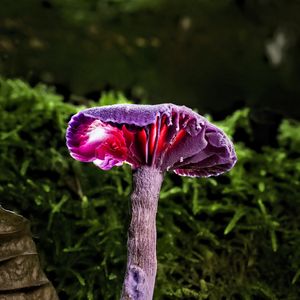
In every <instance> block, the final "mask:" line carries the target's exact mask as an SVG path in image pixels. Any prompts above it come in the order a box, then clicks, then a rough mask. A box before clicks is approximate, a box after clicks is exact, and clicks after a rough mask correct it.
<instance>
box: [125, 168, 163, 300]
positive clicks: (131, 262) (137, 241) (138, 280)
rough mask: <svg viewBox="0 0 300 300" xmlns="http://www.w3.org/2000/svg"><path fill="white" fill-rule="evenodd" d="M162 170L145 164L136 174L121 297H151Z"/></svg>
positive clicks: (129, 299) (148, 299)
mask: <svg viewBox="0 0 300 300" xmlns="http://www.w3.org/2000/svg"><path fill="white" fill-rule="evenodd" d="M162 181H163V173H162V172H161V171H160V170H157V169H155V168H153V167H150V166H143V167H141V168H139V169H137V170H135V171H134V173H133V192H132V195H131V223H130V227H129V230H128V242H127V251H128V252H127V268H126V273H125V280H124V283H123V289H122V295H121V300H151V299H152V297H153V291H154V285H155V276H156V269H157V261H156V212H157V205H158V199H159V192H160V188H161V184H162Z"/></svg>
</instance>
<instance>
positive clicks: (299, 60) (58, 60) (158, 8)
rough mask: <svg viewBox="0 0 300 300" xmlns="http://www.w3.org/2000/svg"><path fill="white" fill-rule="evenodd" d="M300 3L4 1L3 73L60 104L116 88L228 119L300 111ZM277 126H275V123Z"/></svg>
mask: <svg viewBox="0 0 300 300" xmlns="http://www.w3.org/2000/svg"><path fill="white" fill-rule="evenodd" d="M299 12H300V1H297V0H276V1H275V0H274V1H271V0H251V1H250V0H219V1H209V0H189V1H180V0H126V1H125V0H65V1H59V0H53V1H51V0H43V1H38V0H19V1H11V0H1V10H0V74H1V75H2V76H5V77H9V78H11V77H21V78H22V79H25V80H26V81H29V82H30V84H31V85H35V84H36V83H38V82H40V81H41V82H45V83H47V84H49V85H54V86H55V87H56V89H57V92H59V93H62V94H63V95H64V96H65V100H66V101H71V102H79V103H81V102H84V99H85V98H89V99H98V98H99V96H100V94H101V92H103V91H107V90H120V91H123V92H124V93H125V94H126V95H127V96H129V97H131V98H132V99H134V100H135V101H137V102H138V101H140V100H141V99H147V100H148V101H150V102H151V103H159V102H174V103H177V104H185V105H187V106H191V107H193V108H198V110H199V112H200V113H211V114H213V116H214V117H215V119H220V118H224V117H225V116H226V115H227V114H229V113H231V112H232V111H234V110H235V109H237V108H240V107H243V106H250V107H252V108H253V110H252V119H253V120H254V122H256V123H258V124H261V125H260V126H261V127H263V126H265V124H267V126H269V127H272V126H273V127H274V126H275V125H274V124H278V119H280V118H281V117H282V116H284V117H290V118H296V119H299V118H300V108H299V107H300V105H299V101H300V100H299V98H300V68H299V67H300V17H299ZM275 127H276V126H275Z"/></svg>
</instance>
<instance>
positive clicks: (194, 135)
mask: <svg viewBox="0 0 300 300" xmlns="http://www.w3.org/2000/svg"><path fill="white" fill-rule="evenodd" d="M66 139H67V147H68V149H69V151H70V154H71V156H72V157H73V158H75V159H76V160H79V161H82V162H93V163H94V164H95V165H96V166H98V167H99V168H101V169H103V170H109V169H111V168H112V167H113V166H121V165H122V164H123V163H127V164H129V165H131V166H132V169H133V192H132V194H131V223H130V227H129V230H128V242H127V248H128V249H127V250H128V252H127V267H126V273H125V279H124V283H123V288H122V295H121V299H122V300H125V299H126V300H127V299H130V300H151V299H152V297H153V291H154V285H155V277H156V270H157V260H156V220H155V219H156V212H157V205H158V199H159V192H160V188H161V184H162V181H163V178H164V173H165V172H166V171H173V172H175V173H176V174H178V175H181V176H190V177H209V176H216V175H219V174H222V173H224V172H225V171H228V170H230V169H231V168H232V167H233V166H234V164H235V163H236V160H237V158H236V154H235V150H234V147H233V144H232V143H231V141H230V140H229V139H228V138H227V136H226V135H225V133H224V132H223V131H222V130H221V129H219V128H217V127H216V126H214V125H213V124H211V123H210V122H208V121H207V120H206V119H205V118H204V117H202V116H200V115H199V114H197V113H195V112H194V111H192V110H191V109H189V108H187V107H185V106H177V105H174V104H159V105H136V104H117V105H110V106H103V107H95V108H90V109H85V110H83V111H81V112H79V113H77V114H76V115H74V116H73V117H72V118H71V120H70V122H69V125H68V129H67V134H66Z"/></svg>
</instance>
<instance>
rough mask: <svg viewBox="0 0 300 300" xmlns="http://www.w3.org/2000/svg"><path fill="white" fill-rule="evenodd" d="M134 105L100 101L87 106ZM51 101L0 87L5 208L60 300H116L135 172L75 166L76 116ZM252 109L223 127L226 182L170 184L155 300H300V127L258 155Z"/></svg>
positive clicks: (36, 92) (23, 89)
mask: <svg viewBox="0 0 300 300" xmlns="http://www.w3.org/2000/svg"><path fill="white" fill-rule="evenodd" d="M125 101H127V100H126V99H125V98H124V96H122V95H121V94H118V93H108V94H104V95H103V96H102V98H101V99H100V100H99V102H89V104H88V106H95V105H103V104H112V103H119V102H125ZM82 108H83V106H75V105H72V104H69V103H65V102H64V101H63V98H62V97H61V96H59V95H58V94H56V93H55V91H54V90H51V89H50V88H48V87H46V86H44V85H37V86H35V87H34V88H32V87H30V86H29V85H27V84H26V83H25V82H23V81H21V80H7V79H3V78H2V79H0V120H1V121H0V170H1V171H0V204H1V205H2V206H3V207H4V208H6V209H12V210H14V211H16V212H18V213H20V214H22V215H23V216H25V217H26V218H29V219H30V220H31V222H32V231H33V234H34V237H35V242H36V243H37V246H38V250H39V253H40V256H41V261H42V265H43V266H44V270H45V272H46V274H47V276H48V277H49V279H51V280H52V283H53V284H54V286H55V288H56V289H57V291H58V294H59V296H60V299H70V300H72V299H76V300H77V299H78V300H80V299H88V300H92V299H95V300H99V299H104V300H106V299H118V297H119V295H120V289H121V284H122V280H123V273H124V267H125V261H126V231H127V227H128V223H129V201H128V200H129V195H130V190H131V170H130V167H129V166H124V167H120V168H114V169H112V170H111V171H109V172H104V171H101V170H99V169H97V168H96V167H95V166H93V165H92V164H84V163H79V162H77V161H74V160H73V159H72V158H71V157H70V156H69V154H68V151H67V148H66V146H65V137H64V136H65V130H66V126H67V122H68V120H69V118H70V116H71V115H72V114H74V113H75V112H77V111H78V110H80V109H82ZM250 113H251V111H250V110H249V109H247V108H245V109H243V110H238V111H235V112H234V113H233V114H231V115H229V116H228V117H227V118H226V119H224V120H223V121H218V122H217V124H218V125H219V126H221V127H222V128H223V129H224V130H225V131H226V132H227V134H229V135H230V136H231V137H232V138H233V139H234V143H235V145H236V150H237V154H238V158H239V161H238V163H237V165H236V166H235V168H234V169H233V170H232V171H231V172H229V173H228V174H226V175H222V176H219V177H214V178H208V179H194V178H185V177H179V176H175V174H174V175H173V174H168V175H167V178H166V180H165V182H164V185H163V188H162V191H161V195H160V202H159V211H158V215H157V227H158V228H157V229H158V245H157V251H158V275H157V284H156V290H155V296H154V299H157V300H159V299H166V300H167V299H199V300H200V299H210V300H221V299H224V300H225V299H232V300H238V299H245V300H250V299H255V300H256V299H272V300H273V299H288V300H297V299H300V286H299V285H300V278H299V276H300V250H299V249H300V226H299V218H298V216H299V214H300V196H299V195H300V183H299V182H300V159H299V154H300V124H299V122H296V121H293V120H288V119H284V120H282V122H281V123H280V125H279V129H278V132H277V133H276V134H277V137H276V139H275V140H276V143H275V144H274V145H273V146H272V147H271V146H263V147H257V145H255V143H254V138H253V136H254V132H253V127H252V126H251V122H250V120H249V115H250Z"/></svg>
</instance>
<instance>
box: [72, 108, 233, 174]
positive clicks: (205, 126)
mask: <svg viewBox="0 0 300 300" xmlns="http://www.w3.org/2000/svg"><path fill="white" fill-rule="evenodd" d="M66 138H67V147H68V149H69V151H70V154H71V156H72V157H73V158H75V159H77V160H80V161H83V162H93V163H95V164H96V165H97V166H98V167H100V168H101V169H104V170H108V169H110V168H112V167H113V166H120V165H122V164H123V163H124V162H126V163H128V164H130V165H132V167H133V168H138V167H140V166H143V165H149V166H154V167H156V168H158V169H160V170H162V171H169V170H170V171H174V172H175V173H176V174H179V175H182V176H192V177H209V176H212V175H219V174H222V173H224V172H226V171H228V170H230V169H231V168H232V167H233V166H234V164H235V163H236V161H237V157H236V153H235V150H234V147H233V144H232V142H231V141H230V140H229V138H228V137H227V136H226V134H225V133H224V132H223V131H222V130H221V129H219V128H218V127H216V126H215V125H213V124H211V123H210V122H209V121H208V120H207V119H205V118H204V117H202V116H200V115H199V114H197V113H195V112H194V111H192V110H191V109H189V108H187V107H185V106H177V105H174V104H158V105H136V104H116V105H110V106H102V107H94V108H89V109H85V110H83V111H80V112H79V113H77V114H76V115H74V116H73V117H72V118H71V120H70V122H69V126H68V128H67V134H66Z"/></svg>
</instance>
